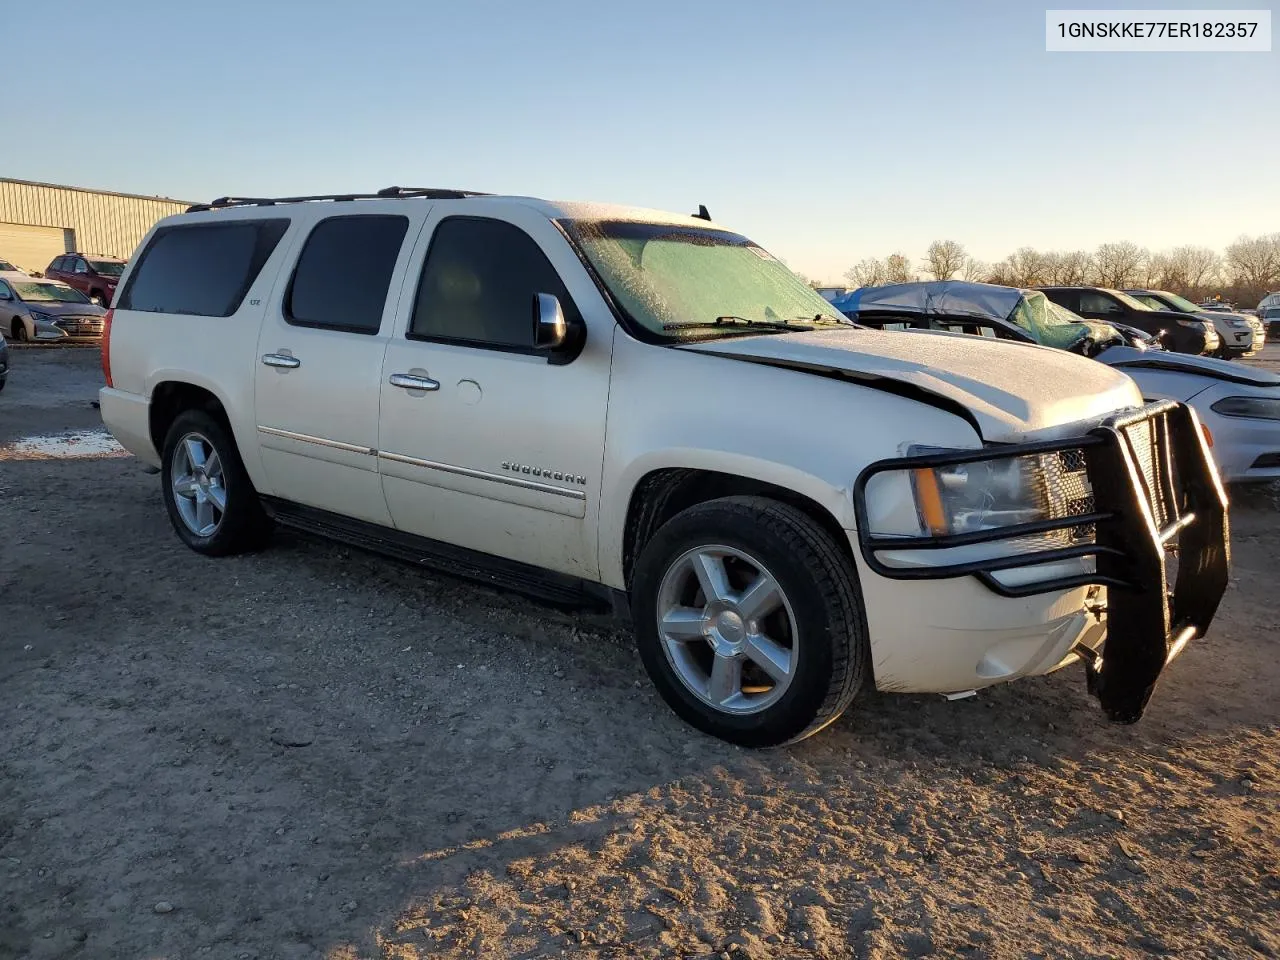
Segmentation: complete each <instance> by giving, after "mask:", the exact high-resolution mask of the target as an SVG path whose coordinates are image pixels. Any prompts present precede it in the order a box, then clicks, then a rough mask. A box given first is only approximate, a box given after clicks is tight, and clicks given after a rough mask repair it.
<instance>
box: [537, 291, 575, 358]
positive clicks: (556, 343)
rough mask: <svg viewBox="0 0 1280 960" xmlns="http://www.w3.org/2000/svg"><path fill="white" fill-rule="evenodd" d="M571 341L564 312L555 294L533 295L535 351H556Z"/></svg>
mask: <svg viewBox="0 0 1280 960" xmlns="http://www.w3.org/2000/svg"><path fill="white" fill-rule="evenodd" d="M568 339H569V325H568V324H567V323H566V322H565V319H564V310H563V309H562V308H561V306H560V301H559V300H558V299H556V297H555V295H554V294H550V293H535V294H534V295H533V349H535V350H555V349H557V348H559V347H562V346H564V343H565V341H566V340H568Z"/></svg>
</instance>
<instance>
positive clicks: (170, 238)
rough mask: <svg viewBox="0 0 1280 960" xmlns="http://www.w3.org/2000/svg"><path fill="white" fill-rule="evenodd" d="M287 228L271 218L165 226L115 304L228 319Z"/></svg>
mask: <svg viewBox="0 0 1280 960" xmlns="http://www.w3.org/2000/svg"><path fill="white" fill-rule="evenodd" d="M288 226H289V221H288V220H285V219H281V218H272V219H269V220H230V221H225V222H216V221H204V222H200V223H192V224H184V225H182V226H173V227H164V228H162V229H160V230H158V231H156V233H155V234H154V235H153V236H152V238H151V240H150V242H149V243H148V244H147V246H146V249H144V250H143V251H142V253H141V254H139V256H138V263H137V265H136V266H135V267H134V270H133V274H132V275H131V276H130V278H129V285H128V286H127V287H126V288H125V291H124V293H123V294H122V295H121V296H119V297H118V298H117V302H116V308H117V309H118V310H145V311H148V312H150V313H182V314H190V315H193V316H198V317H229V316H231V315H232V314H233V313H235V312H236V311H237V310H238V309H240V303H241V301H242V300H243V299H244V296H245V294H246V293H248V292H249V287H250V286H252V285H253V281H254V280H255V279H256V278H257V276H258V273H259V272H260V271H261V270H262V266H263V264H265V263H266V262H267V258H268V257H269V256H271V251H273V250H274V249H275V248H276V244H278V243H279V242H280V238H281V237H283V236H284V233H285V230H286V229H287V228H288Z"/></svg>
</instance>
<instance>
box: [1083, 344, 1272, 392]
mask: <svg viewBox="0 0 1280 960" xmlns="http://www.w3.org/2000/svg"><path fill="white" fill-rule="evenodd" d="M1097 359H1098V360H1100V361H1102V362H1103V363H1105V364H1106V365H1107V366H1109V367H1115V368H1117V369H1119V370H1166V371H1170V372H1172V373H1190V374H1195V375H1197V376H1201V377H1209V378H1210V379H1213V380H1226V381H1229V382H1231V383H1248V384H1251V385H1253V386H1256V387H1278V388H1280V376H1277V375H1276V374H1274V373H1270V372H1269V371H1266V370H1261V369H1259V368H1258V367H1249V366H1245V365H1244V364H1243V363H1232V362H1231V361H1230V360H1219V359H1217V358H1216V357H1196V356H1192V355H1191V354H1188V353H1167V352H1166V351H1163V350H1135V349H1133V348H1132V347H1111V348H1110V349H1107V350H1104V351H1102V353H1100V354H1098V357H1097Z"/></svg>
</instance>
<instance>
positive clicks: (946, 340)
mask: <svg viewBox="0 0 1280 960" xmlns="http://www.w3.org/2000/svg"><path fill="white" fill-rule="evenodd" d="M675 349H678V350H691V351H694V352H697V353H708V354H714V355H717V356H723V357H733V358H735V359H739V360H747V361H751V362H755V363H767V364H770V365H773V366H781V367H791V368H793V369H797V370H808V371H812V372H814V373H820V374H828V375H830V374H833V373H834V374H836V375H840V376H844V377H847V378H848V379H850V380H852V381H855V382H863V383H866V384H867V385H869V386H873V387H874V386H876V385H877V382H880V383H882V384H883V383H884V382H886V381H887V382H889V383H894V384H905V385H907V386H909V387H914V388H916V389H917V390H920V391H923V392H925V393H929V394H932V395H934V396H935V397H939V398H942V399H943V400H944V401H946V402H947V403H948V404H949V405H953V406H954V405H959V406H961V407H963V408H964V409H965V410H967V411H968V412H969V414H970V416H971V417H972V419H973V421H974V422H975V423H976V424H977V426H978V428H979V430H980V432H981V434H982V437H983V439H984V440H990V441H1000V442H1004V441H1014V440H1026V439H1032V438H1034V439H1053V438H1055V437H1059V436H1067V435H1069V434H1070V433H1072V432H1077V431H1078V430H1079V425H1080V424H1081V423H1083V422H1087V421H1093V422H1096V421H1097V420H1100V419H1101V418H1103V417H1104V416H1106V415H1108V414H1111V413H1114V412H1115V411H1117V410H1122V409H1126V408H1131V407H1136V406H1139V405H1140V404H1141V403H1142V395H1141V394H1140V393H1139V392H1138V388H1137V386H1136V385H1135V384H1134V382H1133V381H1132V380H1130V379H1129V378H1128V377H1127V376H1125V375H1124V374H1122V373H1120V372H1119V371H1118V370H1112V369H1110V368H1109V367H1107V366H1105V365H1103V364H1100V363H1095V362H1094V361H1092V360H1087V359H1085V358H1084V357H1080V356H1076V355H1075V354H1071V353H1066V352H1064V351H1061V350H1052V349H1049V348H1047V347H1037V346H1032V345H1030V344H1021V343H1011V342H1009V341H1003V340H991V339H988V338H985V337H973V336H968V335H966V334H953V333H942V332H936V331H931V330H918V331H917V330H912V331H884V330H866V329H857V328H852V329H851V328H843V327H842V328H840V329H833V330H814V331H811V332H807V333H778V334H766V335H761V336H750V337H733V338H729V339H725V340H713V341H709V342H701V343H690V344H682V345H681V346H678V347H676V348H675Z"/></svg>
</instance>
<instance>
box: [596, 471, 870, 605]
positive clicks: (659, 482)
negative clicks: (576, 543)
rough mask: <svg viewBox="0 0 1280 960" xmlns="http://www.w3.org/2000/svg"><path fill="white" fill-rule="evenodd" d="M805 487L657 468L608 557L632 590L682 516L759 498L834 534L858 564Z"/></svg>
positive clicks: (636, 494) (633, 499)
mask: <svg viewBox="0 0 1280 960" xmlns="http://www.w3.org/2000/svg"><path fill="white" fill-rule="evenodd" d="M809 479H810V481H811V483H813V484H817V483H819V481H818V480H817V478H809ZM799 486H800V484H787V483H780V482H777V480H776V479H767V478H765V477H762V476H759V475H757V474H753V473H727V472H724V471H721V470H713V469H710V468H707V467H695V466H679V467H674V466H673V467H655V468H653V469H650V470H649V471H647V472H646V473H644V474H643V475H642V476H640V477H639V478H638V480H637V481H636V483H635V484H634V485H633V486H632V487H631V489H630V492H629V494H628V497H627V507H626V514H625V517H626V519H625V521H624V524H623V527H622V531H621V542H620V543H619V544H618V545H617V548H616V549H615V550H612V551H609V552H608V553H607V554H606V557H608V558H610V559H613V560H614V561H615V562H616V563H617V564H618V569H617V572H618V573H619V574H620V575H621V583H623V584H625V587H624V589H628V590H629V589H630V586H631V578H632V574H633V572H634V569H635V563H636V558H637V557H638V556H639V555H640V552H641V551H642V550H643V549H644V546H645V544H646V543H648V542H649V539H650V538H651V537H652V536H653V535H654V533H656V532H657V531H658V529H659V528H660V527H661V526H662V525H663V524H664V523H666V522H667V521H668V520H670V519H671V518H672V517H674V516H675V515H676V514H678V513H680V512H681V511H683V510H687V509H688V508H689V507H692V506H695V505H696V504H699V503H706V502H707V501H709V500H717V499H720V498H722V497H733V496H759V497H766V498H768V499H770V500H776V501H778V502H780V503H786V504H788V505H790V506H792V507H795V508H796V509H797V510H800V511H801V512H802V513H804V514H805V515H806V516H808V517H809V518H810V519H812V520H813V521H814V522H815V523H817V524H818V525H819V526H820V527H821V528H822V529H823V530H824V531H825V532H826V533H828V534H829V535H830V536H831V538H832V540H833V541H834V542H835V544H836V546H837V548H838V549H839V550H840V551H841V552H842V553H844V554H845V555H847V556H848V557H849V558H850V561H851V562H852V561H853V559H854V558H853V551H852V547H851V545H850V543H849V537H848V534H847V533H846V527H845V525H844V524H843V523H842V522H841V520H840V518H839V517H837V515H836V514H835V513H834V512H833V511H832V510H831V509H830V508H829V507H828V506H826V505H824V504H823V503H821V502H819V500H818V499H816V498H815V497H814V496H812V495H810V494H809V493H807V492H803V491H802V490H801V489H798V487H799ZM805 486H809V484H805ZM832 493H838V491H832ZM846 522H848V521H846Z"/></svg>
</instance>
